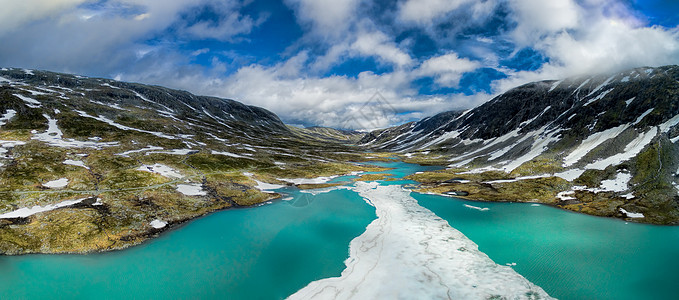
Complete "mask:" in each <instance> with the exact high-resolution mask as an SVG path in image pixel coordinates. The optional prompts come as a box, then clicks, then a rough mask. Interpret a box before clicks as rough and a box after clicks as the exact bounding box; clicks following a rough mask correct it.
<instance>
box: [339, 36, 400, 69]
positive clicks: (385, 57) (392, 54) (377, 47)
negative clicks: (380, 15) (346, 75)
mask: <svg viewBox="0 0 679 300" xmlns="http://www.w3.org/2000/svg"><path fill="white" fill-rule="evenodd" d="M351 49H352V50H355V51H357V52H358V53H359V54H361V55H363V56H376V57H377V58H378V59H380V60H382V61H386V62H390V63H393V64H395V65H397V66H399V67H403V66H407V65H410V64H412V63H413V59H412V58H411V57H410V55H408V54H406V53H405V52H403V51H402V50H401V49H399V48H398V47H397V46H396V43H394V42H392V41H391V39H390V37H388V36H387V35H386V34H384V33H382V32H371V33H361V34H359V35H358V36H357V38H356V40H355V41H354V42H353V43H352V44H351Z"/></svg>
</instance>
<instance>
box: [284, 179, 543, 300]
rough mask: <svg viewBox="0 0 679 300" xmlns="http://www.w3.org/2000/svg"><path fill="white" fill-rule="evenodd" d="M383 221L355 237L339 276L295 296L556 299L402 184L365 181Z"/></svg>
mask: <svg viewBox="0 0 679 300" xmlns="http://www.w3.org/2000/svg"><path fill="white" fill-rule="evenodd" d="M353 189H354V190H355V191H356V192H358V193H359V194H360V195H361V196H362V197H364V198H366V199H368V200H369V203H372V204H373V205H374V206H375V210H376V214H377V219H376V220H374V221H373V222H372V223H370V225H368V227H367V228H366V231H365V232H364V233H363V234H362V235H360V236H359V237H357V238H355V239H354V240H352V241H351V244H350V247H349V258H348V259H347V260H346V261H345V264H346V266H347V267H346V269H344V271H342V274H341V276H340V277H333V278H326V279H322V280H318V281H314V282H312V283H310V284H309V285H307V286H306V287H305V288H303V289H301V290H299V291H298V292H297V293H295V294H293V295H292V296H290V298H289V299H406V298H416V299H490V298H506V299H537V298H540V299H551V298H550V297H549V295H547V293H545V291H544V290H542V289H541V288H540V287H538V286H536V285H534V284H532V283H531V282H529V281H528V280H526V278H524V277H522V276H521V275H519V274H518V273H516V272H515V271H514V270H513V269H512V268H510V267H508V266H503V265H499V264H496V263H495V262H493V261H492V260H491V259H490V258H489V257H488V256H487V255H486V254H484V253H483V252H481V251H479V250H478V246H477V245H476V244H475V243H474V242H473V241H471V240H470V239H468V238H467V237H466V236H464V235H463V234H462V233H461V232H459V231H458V230H456V229H454V228H452V227H450V225H448V223H447V222H446V221H445V220H442V219H441V218H439V217H437V216H436V215H435V214H434V213H432V212H431V211H429V210H427V209H426V208H423V207H422V206H420V205H418V204H417V201H416V200H415V199H414V198H412V197H411V196H410V192H408V191H406V190H404V189H402V188H401V187H400V186H378V184H377V183H375V182H370V183H365V182H358V183H356V187H355V188H353Z"/></svg>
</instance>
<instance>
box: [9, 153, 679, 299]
mask: <svg viewBox="0 0 679 300" xmlns="http://www.w3.org/2000/svg"><path fill="white" fill-rule="evenodd" d="M385 165H388V166H391V167H396V168H397V169H396V170H394V171H390V173H393V174H395V175H396V177H401V176H403V175H406V174H410V173H413V172H416V171H422V170H426V169H430V168H427V167H422V166H417V165H409V164H403V163H390V164H385ZM342 179H345V178H340V179H338V180H342ZM404 183H408V182H405V181H391V182H389V181H385V182H383V184H404ZM279 191H280V192H282V193H285V194H288V197H292V198H293V199H292V200H289V201H283V200H277V201H274V202H273V203H270V204H266V205H263V206H260V207H254V208H248V209H233V210H226V211H222V212H217V213H214V214H211V215H209V216H207V217H204V218H200V219H197V220H194V221H192V222H189V223H187V224H186V225H184V226H181V227H179V228H176V229H174V230H171V231H169V232H166V233H164V234H162V235H161V236H160V237H158V238H156V239H153V240H151V241H149V242H147V243H144V244H142V245H140V246H137V247H133V248H130V249H127V250H123V251H116V252H110V253H102V254H92V255H26V256H16V257H12V256H0V299H23V298H49V299H91V298H139V299H151V298H153V299H158V298H167V299H186V298H201V299H282V298H285V297H287V296H288V295H290V294H292V293H294V292H295V291H297V290H299V289H301V288H302V287H304V286H306V285H307V284H308V283H309V282H311V281H314V280H318V279H321V278H327V277H335V276H339V275H340V273H341V271H342V270H343V269H344V263H343V261H344V260H345V259H346V258H347V257H348V247H349V242H350V241H351V240H352V239H353V238H354V237H356V236H358V235H360V234H361V233H363V231H364V230H365V227H366V226H367V225H368V224H369V223H370V222H371V221H372V220H374V219H375V210H374V208H372V207H371V206H370V205H368V204H366V203H365V201H364V200H363V199H361V198H360V197H359V196H358V195H357V194H356V193H354V192H352V191H349V190H346V189H338V190H333V191H330V192H326V193H320V194H316V195H312V194H309V193H304V192H300V191H298V190H296V189H294V188H284V189H281V190H279ZM413 197H415V198H416V199H417V200H418V201H419V203H420V205H422V206H424V207H426V208H428V209H430V210H432V211H433V212H434V213H436V214H437V215H438V216H440V217H441V218H443V219H445V220H447V221H448V222H449V223H450V224H451V226H453V227H455V228H456V229H458V230H460V231H461V232H463V233H464V234H465V235H467V236H468V237H469V238H470V239H472V240H473V241H474V242H476V243H477V244H478V245H479V249H480V250H481V251H483V252H485V253H486V254H488V256H490V258H492V259H493V260H494V261H495V262H496V263H498V264H507V263H516V265H515V266H513V268H514V269H515V270H516V271H517V272H519V273H520V274H521V275H523V276H524V277H526V278H527V279H528V280H530V281H532V282H534V283H535V284H537V285H539V286H541V287H542V288H543V289H544V290H545V291H547V292H548V293H549V294H550V295H551V296H553V297H557V298H560V299H674V298H676V291H677V288H676V282H679V272H677V270H679V261H678V260H677V258H676V256H677V254H679V227H662V226H651V225H640V224H632V223H629V224H628V223H625V222H623V221H619V220H613V219H605V218H597V217H592V216H587V215H582V214H575V213H571V212H567V211H563V210H559V209H555V208H552V207H548V206H532V205H531V204H523V203H484V202H471V201H464V200H459V199H455V198H449V197H441V196H432V195H422V194H415V193H413ZM465 204H467V205H472V206H476V207H484V208H489V210H486V211H480V210H477V209H472V208H469V207H466V206H465Z"/></svg>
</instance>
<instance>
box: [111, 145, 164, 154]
mask: <svg viewBox="0 0 679 300" xmlns="http://www.w3.org/2000/svg"><path fill="white" fill-rule="evenodd" d="M151 150H163V147H156V146H151V145H148V146H147V147H146V148H142V149H137V150H130V151H125V152H122V153H116V154H115V155H120V156H125V157H129V155H130V154H132V153H139V152H145V151H151Z"/></svg>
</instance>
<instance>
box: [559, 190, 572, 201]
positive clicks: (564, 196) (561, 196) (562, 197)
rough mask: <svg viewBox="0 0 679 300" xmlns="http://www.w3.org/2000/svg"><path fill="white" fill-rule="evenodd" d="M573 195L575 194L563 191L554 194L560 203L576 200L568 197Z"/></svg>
mask: <svg viewBox="0 0 679 300" xmlns="http://www.w3.org/2000/svg"><path fill="white" fill-rule="evenodd" d="M573 194H575V191H563V192H559V193H558V194H556V197H557V198H559V200H561V201H568V200H577V198H575V197H571V196H569V195H573Z"/></svg>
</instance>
